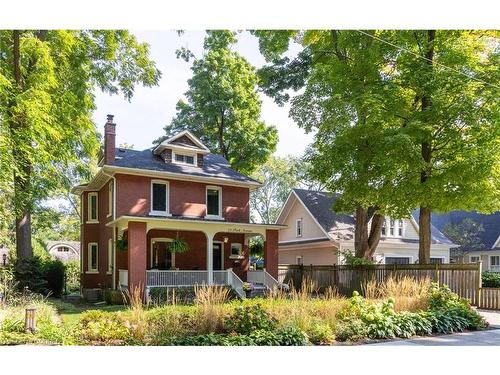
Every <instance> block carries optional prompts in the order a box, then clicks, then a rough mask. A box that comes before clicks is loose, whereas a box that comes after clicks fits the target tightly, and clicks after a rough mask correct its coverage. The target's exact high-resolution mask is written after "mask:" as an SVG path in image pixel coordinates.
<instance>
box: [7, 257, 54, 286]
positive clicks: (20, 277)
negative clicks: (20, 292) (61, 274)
mask: <svg viewBox="0 0 500 375" xmlns="http://www.w3.org/2000/svg"><path fill="white" fill-rule="evenodd" d="M14 277H15V280H16V281H17V286H18V288H19V289H25V288H27V289H28V290H30V291H32V292H36V293H43V294H45V293H46V292H47V281H46V280H45V275H44V272H43V264H42V261H41V260H40V258H38V257H31V258H23V259H18V260H17V261H16V263H15V265H14Z"/></svg>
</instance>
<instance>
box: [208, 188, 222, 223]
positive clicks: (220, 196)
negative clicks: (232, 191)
mask: <svg viewBox="0 0 500 375" xmlns="http://www.w3.org/2000/svg"><path fill="white" fill-rule="evenodd" d="M208 190H218V191H219V214H218V215H209V214H208ZM205 210H206V211H205V213H206V214H205V218H207V219H222V218H223V217H222V188H221V187H220V186H213V185H207V186H206V187H205Z"/></svg>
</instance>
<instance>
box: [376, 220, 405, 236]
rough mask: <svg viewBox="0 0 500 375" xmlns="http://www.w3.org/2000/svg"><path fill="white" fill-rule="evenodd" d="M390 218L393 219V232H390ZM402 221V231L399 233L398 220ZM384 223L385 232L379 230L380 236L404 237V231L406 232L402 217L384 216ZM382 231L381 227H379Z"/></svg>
mask: <svg viewBox="0 0 500 375" xmlns="http://www.w3.org/2000/svg"><path fill="white" fill-rule="evenodd" d="M391 220H394V226H393V227H392V228H393V233H392V234H391ZM400 221H401V222H402V226H401V228H402V231H401V235H399V228H400V226H399V222H400ZM384 223H385V234H382V232H381V237H385V238H388V237H389V238H404V236H405V232H406V224H405V220H404V219H392V218H391V217H386V218H384ZM380 231H382V228H381V229H380Z"/></svg>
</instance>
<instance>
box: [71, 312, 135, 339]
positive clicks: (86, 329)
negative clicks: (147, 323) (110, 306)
mask: <svg viewBox="0 0 500 375" xmlns="http://www.w3.org/2000/svg"><path fill="white" fill-rule="evenodd" d="M73 335H74V337H73V338H74V340H75V342H76V343H77V344H83V345H123V344H125V343H127V342H128V341H130V340H131V339H132V332H131V329H130V326H129V325H127V324H126V322H125V319H124V318H123V316H122V315H121V314H120V313H115V312H105V311H99V310H89V311H87V312H86V313H84V314H83V316H82V317H81V318H80V321H79V322H78V325H77V327H76V328H75V330H74V332H73Z"/></svg>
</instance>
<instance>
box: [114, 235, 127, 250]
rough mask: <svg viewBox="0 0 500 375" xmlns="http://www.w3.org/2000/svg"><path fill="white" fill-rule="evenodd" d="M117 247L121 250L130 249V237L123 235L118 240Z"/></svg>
mask: <svg viewBox="0 0 500 375" xmlns="http://www.w3.org/2000/svg"><path fill="white" fill-rule="evenodd" d="M116 248H117V249H118V250H120V251H127V250H128V239H127V238H126V237H125V236H121V237H120V238H118V239H117V240H116Z"/></svg>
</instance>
